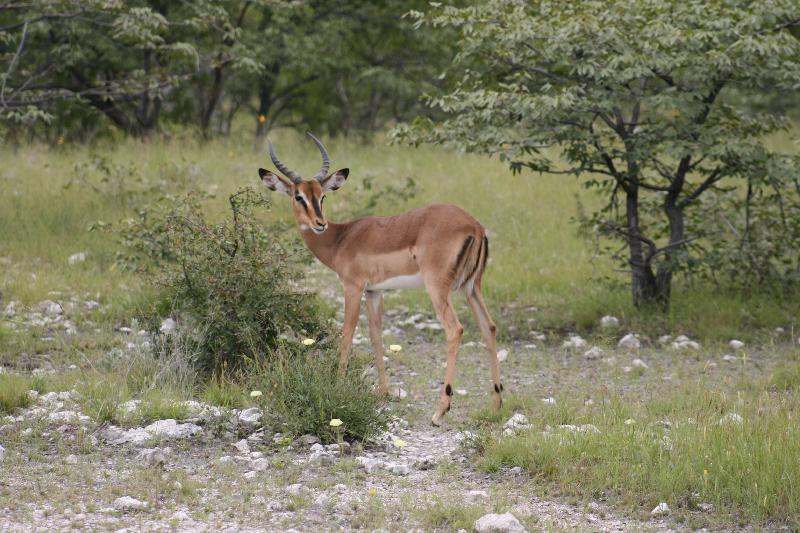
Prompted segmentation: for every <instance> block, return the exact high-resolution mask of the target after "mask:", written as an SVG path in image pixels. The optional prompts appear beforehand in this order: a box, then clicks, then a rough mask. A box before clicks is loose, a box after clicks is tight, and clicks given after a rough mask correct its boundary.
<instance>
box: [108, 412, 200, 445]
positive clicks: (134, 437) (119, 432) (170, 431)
mask: <svg viewBox="0 0 800 533" xmlns="http://www.w3.org/2000/svg"><path fill="white" fill-rule="evenodd" d="M201 431H203V428H201V427H200V426H198V425H195V424H178V423H177V422H176V421H175V420H174V419H172V418H168V419H166V420H158V421H156V422H153V423H152V424H150V425H149V426H146V427H143V428H132V429H129V430H123V429H120V428H118V427H116V426H109V427H108V428H106V430H105V431H104V436H105V438H106V442H108V444H110V445H117V444H124V443H126V442H130V443H132V444H142V443H144V442H147V441H148V440H149V439H152V438H156V437H159V438H162V439H183V438H187V437H191V436H193V435H196V434H197V433H200V432H201Z"/></svg>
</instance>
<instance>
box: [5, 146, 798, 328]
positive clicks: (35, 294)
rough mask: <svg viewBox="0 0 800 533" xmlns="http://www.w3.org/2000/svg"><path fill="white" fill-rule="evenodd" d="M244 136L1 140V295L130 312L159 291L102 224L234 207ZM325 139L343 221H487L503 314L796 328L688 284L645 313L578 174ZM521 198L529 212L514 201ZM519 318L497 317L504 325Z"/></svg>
mask: <svg viewBox="0 0 800 533" xmlns="http://www.w3.org/2000/svg"><path fill="white" fill-rule="evenodd" d="M273 139H274V140H275V142H276V146H277V148H278V150H279V153H280V154H281V157H282V158H283V159H284V160H285V161H288V162H291V164H292V165H293V166H295V167H297V168H298V169H299V170H300V171H301V172H302V171H310V170H311V169H313V168H316V165H317V157H318V154H316V153H315V147H314V146H313V144H311V143H310V142H308V141H307V140H306V139H304V138H303V137H302V136H299V135H297V134H294V133H293V132H288V131H279V132H275V133H273ZM240 140H241V139H239V138H238V137H235V136H232V137H231V138H229V139H219V140H214V141H211V142H208V143H201V142H199V141H197V140H195V139H193V138H191V137H181V136H177V137H176V138H175V139H173V140H171V141H161V140H155V141H152V142H148V143H141V142H139V141H135V140H125V141H121V142H118V143H117V144H114V145H107V144H103V143H98V144H94V145H77V146H62V147H49V146H44V145H33V146H28V147H24V148H21V149H19V150H17V151H12V149H11V148H0V156H2V158H3V160H4V161H6V162H7V164H6V165H5V166H4V168H3V169H2V170H0V185H2V187H3V190H4V191H7V194H3V195H2V197H1V198H0V227H7V228H11V229H12V231H9V232H8V233H7V235H6V236H5V238H4V239H3V241H2V242H0V257H3V258H6V259H7V261H6V262H8V263H9V264H5V263H3V264H0V289H1V290H2V291H3V294H4V301H6V300H8V299H11V298H14V299H18V300H21V301H23V302H25V303H35V302H37V301H41V300H42V299H44V298H46V297H47V294H48V292H50V291H53V290H56V291H63V290H65V289H68V290H70V291H72V292H74V293H87V294H91V295H93V296H94V297H96V298H95V299H98V300H99V301H100V302H101V303H103V304H106V305H107V308H106V309H105V311H104V318H105V319H106V320H110V321H114V320H116V321H121V320H124V317H126V316H128V315H129V314H130V310H131V309H135V308H137V307H139V306H142V305H143V304H144V302H146V301H147V300H148V298H152V296H151V295H149V294H148V293H147V291H146V290H145V289H144V288H143V287H142V286H141V285H140V282H139V281H138V280H137V278H136V277H135V276H133V275H131V274H130V273H127V272H123V271H120V270H119V269H118V268H117V267H116V266H115V261H114V260H115V255H116V253H117V252H118V251H119V246H118V244H117V243H116V241H115V238H114V236H113V235H112V234H109V233H106V232H102V231H89V228H90V227H91V226H92V225H93V224H94V223H96V222H97V221H103V222H106V223H108V222H116V221H118V220H119V219H121V218H124V217H126V216H130V215H131V214H132V213H133V211H134V209H135V208H136V207H137V206H140V205H141V204H142V203H147V202H148V201H151V200H152V199H154V198H156V197H158V196H160V195H163V194H169V193H175V192H177V191H181V190H185V189H188V188H192V189H198V190H201V191H204V192H207V193H210V194H212V195H213V198H212V199H211V200H209V201H208V202H207V203H206V206H205V207H206V209H207V211H208V213H209V214H210V215H211V217H212V218H213V217H215V216H216V217H222V216H224V215H225V212H226V209H227V201H226V195H227V194H229V193H231V192H233V191H234V190H236V189H238V188H239V187H241V186H243V185H257V184H258V182H257V174H256V169H257V168H258V166H259V165H261V166H263V165H264V164H265V162H266V161H265V153H264V150H263V149H259V150H258V151H254V150H253V148H252V146H251V145H250V144H249V143H242V142H240ZM326 143H327V144H328V145H329V148H330V152H331V153H332V154H333V157H334V161H333V163H334V166H338V167H344V166H348V167H349V168H350V169H351V178H350V179H349V180H348V183H347V186H346V187H344V188H342V190H341V191H338V192H337V193H336V194H334V195H333V196H331V197H330V198H329V199H328V202H327V203H326V208H327V214H328V215H329V217H330V218H331V219H332V220H343V219H346V218H349V216H350V215H351V214H353V213H360V212H363V211H364V208H363V206H365V205H372V204H373V203H374V206H373V207H372V208H371V209H370V211H371V212H373V213H375V214H394V213H399V212H401V211H403V210H405V209H408V208H411V207H417V206H420V205H424V204H428V203H433V202H448V203H455V204H458V205H460V206H462V207H464V208H465V209H467V210H468V211H469V212H471V213H473V214H474V215H475V216H476V217H477V218H478V219H479V220H480V221H481V222H482V223H483V224H484V225H485V226H486V227H487V229H488V231H489V236H490V240H491V244H492V259H491V261H490V266H489V269H488V271H487V276H486V278H485V283H484V289H485V293H486V296H487V299H488V302H489V305H490V307H491V308H492V310H493V311H494V313H495V315H497V314H498V308H499V307H501V306H502V307H506V306H511V305H515V306H517V307H519V308H521V307H524V306H529V305H533V306H536V307H537V308H538V309H539V310H538V311H536V312H533V313H530V312H525V313H522V312H521V311H520V312H519V313H518V314H520V315H524V319H525V320H527V318H534V322H533V324H534V327H535V328H539V329H542V328H558V329H586V328H589V327H591V326H594V325H596V323H597V320H598V319H599V317H600V316H602V315H604V314H614V315H616V316H619V317H621V318H623V319H624V321H625V322H626V323H627V324H629V325H631V326H632V327H636V328H642V329H644V328H648V329H653V330H659V331H665V330H669V329H671V330H681V331H684V332H686V333H689V334H692V335H696V336H700V337H709V338H719V339H723V338H725V337H729V336H730V335H731V334H732V333H733V332H737V333H738V334H739V335H740V336H741V335H742V332H743V331H745V332H747V331H754V330H758V329H764V328H774V327H777V326H782V327H784V328H787V329H789V328H790V327H792V325H793V323H794V319H795V318H794V317H795V316H796V315H797V313H796V312H797V311H798V308H799V307H800V304H798V303H797V302H798V301H800V300H799V299H797V298H796V297H795V295H794V294H789V295H786V296H784V297H780V296H776V295H774V294H752V295H747V296H742V295H740V294H730V293H726V292H725V291H722V290H720V289H719V288H717V287H713V286H710V285H704V284H702V283H695V284H690V283H688V282H687V281H686V280H683V281H678V282H677V283H676V289H675V298H674V305H673V306H672V308H671V310H670V312H669V313H668V314H667V315H666V316H663V315H661V314H644V315H642V314H640V313H639V314H637V313H634V312H633V309H632V308H631V306H630V304H629V301H628V300H629V294H628V289H627V285H626V284H627V278H626V277H625V276H624V275H623V274H619V273H614V270H613V267H614V265H613V264H612V263H611V262H610V260H608V259H607V258H603V257H598V256H596V255H595V253H594V244H593V243H591V242H589V241H587V240H586V239H584V238H583V237H581V236H580V235H579V232H578V227H577V224H576V223H574V222H573V219H574V217H575V216H576V215H577V213H578V203H579V202H580V204H581V205H583V206H584V208H585V209H592V208H594V207H596V206H597V205H599V203H600V202H601V200H602V199H601V198H599V197H597V196H596V195H594V193H592V192H591V191H587V190H585V189H584V188H583V187H582V186H581V184H580V182H579V181H577V180H576V179H574V178H567V177H563V176H550V175H543V176H539V175H530V174H525V173H523V174H521V175H516V176H515V175H512V174H511V173H510V172H509V170H508V169H507V168H506V167H505V166H504V165H503V164H501V163H500V162H499V161H496V160H489V159H486V158H483V157H478V156H471V155H465V154H460V153H457V152H451V151H446V150H443V149H440V148H432V147H423V148H418V149H412V148H405V147H388V146H385V145H384V144H383V142H382V139H376V141H375V143H374V144H368V145H364V144H360V143H358V142H356V141H355V140H349V139H334V140H328V141H326ZM408 179H412V180H414V182H415V183H416V188H415V190H416V194H415V195H413V196H412V197H408V196H407V195H406V196H404V195H398V194H389V193H388V192H387V189H386V187H390V186H391V187H402V186H403V185H404V184H405V183H406V180H408ZM520 198H524V199H525V205H526V208H525V209H517V208H511V206H515V205H517V204H518V203H519V200H520ZM373 200H374V201H373ZM274 201H275V206H274V208H273V209H272V210H271V211H270V212H265V213H264V219H265V220H277V219H279V220H282V221H291V215H290V209H289V206H288V202H287V200H286V199H285V198H283V197H282V196H277V195H276V197H275V198H274ZM298 238H299V237H298ZM77 252H87V254H88V255H87V260H86V261H85V262H83V263H78V264H75V265H71V266H70V265H68V263H67V258H68V257H69V256H70V255H72V254H74V253H77ZM609 278H610V279H612V280H614V283H610V282H608V281H606V280H607V279H609ZM391 301H394V302H404V303H407V304H412V305H423V306H425V307H426V308H427V307H429V305H430V304H429V303H428V302H427V297H426V295H425V294H424V293H423V292H422V291H420V290H418V291H410V292H407V293H404V294H403V295H401V296H391V297H390V302H391ZM459 301H460V300H459ZM389 305H391V303H390V304H389ZM459 305H462V304H459ZM462 308H464V309H465V307H463V306H462ZM467 314H468V313H467V312H463V313H462V316H465V315H467ZM513 322H514V321H513V320H498V323H499V325H500V327H501V330H503V331H507V329H503V328H505V327H507V325H509V324H512V323H513ZM525 325H526V326H527V322H526V323H525Z"/></svg>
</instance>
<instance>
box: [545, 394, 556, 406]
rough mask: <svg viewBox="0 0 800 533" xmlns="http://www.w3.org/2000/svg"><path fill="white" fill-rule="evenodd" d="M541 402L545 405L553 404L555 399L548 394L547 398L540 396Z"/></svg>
mask: <svg viewBox="0 0 800 533" xmlns="http://www.w3.org/2000/svg"><path fill="white" fill-rule="evenodd" d="M542 402H544V403H546V404H547V405H555V404H556V399H555V398H553V397H552V396H549V397H547V398H542Z"/></svg>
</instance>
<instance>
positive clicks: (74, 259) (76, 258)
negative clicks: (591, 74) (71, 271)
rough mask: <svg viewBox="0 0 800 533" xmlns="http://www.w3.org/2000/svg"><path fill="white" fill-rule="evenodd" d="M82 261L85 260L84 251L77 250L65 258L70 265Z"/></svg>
mask: <svg viewBox="0 0 800 533" xmlns="http://www.w3.org/2000/svg"><path fill="white" fill-rule="evenodd" d="M84 261H86V252H78V253H76V254H72V255H71V256H69V257H68V258H67V263H69V264H70V265H75V264H77V263H83V262H84Z"/></svg>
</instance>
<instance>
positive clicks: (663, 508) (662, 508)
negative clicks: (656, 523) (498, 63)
mask: <svg viewBox="0 0 800 533" xmlns="http://www.w3.org/2000/svg"><path fill="white" fill-rule="evenodd" d="M669 513H670V508H669V505H667V504H666V503H665V502H661V503H659V504H658V505H656V506H655V507H654V508H653V510H652V511H650V516H655V517H660V516H667V515H668V514H669Z"/></svg>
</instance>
